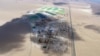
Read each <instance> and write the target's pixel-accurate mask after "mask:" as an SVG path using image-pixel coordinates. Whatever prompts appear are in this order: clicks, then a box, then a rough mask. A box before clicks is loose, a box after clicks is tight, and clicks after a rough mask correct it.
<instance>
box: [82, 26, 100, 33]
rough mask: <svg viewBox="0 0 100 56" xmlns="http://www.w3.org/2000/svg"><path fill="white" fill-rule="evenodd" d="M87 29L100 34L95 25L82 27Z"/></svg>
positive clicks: (99, 29) (98, 28)
mask: <svg viewBox="0 0 100 56" xmlns="http://www.w3.org/2000/svg"><path fill="white" fill-rule="evenodd" d="M84 27H85V28H87V29H90V30H93V31H95V32H97V33H100V26H96V25H86V26H84Z"/></svg>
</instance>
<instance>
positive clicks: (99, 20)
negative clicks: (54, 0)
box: [0, 0, 100, 56]
mask: <svg viewBox="0 0 100 56" xmlns="http://www.w3.org/2000/svg"><path fill="white" fill-rule="evenodd" d="M22 1H23V0H22ZM22 1H17V0H16V1H13V2H12V1H10V2H9V1H7V0H0V56H48V54H46V53H43V50H42V49H41V48H40V47H39V46H38V45H37V44H36V43H33V42H32V41H31V40H30V37H31V33H30V31H31V30H30V26H29V25H28V24H27V23H25V22H19V23H18V22H14V21H16V18H20V17H21V16H22V15H23V14H25V13H26V12H27V11H29V10H34V9H37V8H39V7H42V6H46V5H47V6H53V4H51V3H46V2H39V3H35V2H34V1H32V2H33V3H32V2H27V1H26V2H22ZM60 7H65V8H69V7H68V5H67V4H66V5H64V6H60ZM70 11H71V14H70V15H69V10H68V16H71V18H72V25H73V28H74V29H75V35H74V36H75V38H74V41H75V43H74V44H75V53H76V56H100V48H99V47H100V15H94V14H93V13H92V11H91V8H90V6H89V5H76V4H71V8H70ZM66 19H68V22H69V23H70V19H69V17H66ZM76 33H77V36H76ZM72 54H73V47H72V45H71V40H70V39H69V46H68V51H67V52H66V53H65V54H64V55H63V56H72ZM51 55H52V54H50V55H49V56H51ZM52 56H53V55H52Z"/></svg>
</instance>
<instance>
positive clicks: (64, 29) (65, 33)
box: [31, 22, 83, 56]
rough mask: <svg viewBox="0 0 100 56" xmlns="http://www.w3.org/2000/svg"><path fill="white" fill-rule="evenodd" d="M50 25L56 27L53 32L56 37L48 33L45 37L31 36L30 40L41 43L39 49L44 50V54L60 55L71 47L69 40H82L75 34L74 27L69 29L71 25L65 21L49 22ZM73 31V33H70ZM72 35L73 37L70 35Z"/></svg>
mask: <svg viewBox="0 0 100 56" xmlns="http://www.w3.org/2000/svg"><path fill="white" fill-rule="evenodd" d="M51 27H53V28H58V29H59V30H57V32H54V34H56V33H57V37H56V38H52V37H53V36H51V35H50V34H46V37H47V38H44V39H43V38H41V37H40V38H39V37H38V38H35V37H33V38H31V41H32V42H34V43H37V44H39V45H41V49H42V50H43V51H44V53H45V54H49V55H50V56H52V55H56V56H62V55H63V54H64V53H67V51H68V50H69V49H68V47H71V44H72V43H70V42H69V41H73V39H74V40H75V41H82V40H83V39H81V37H80V36H79V35H78V34H77V32H76V31H75V29H72V30H73V31H72V30H71V27H70V26H69V24H68V23H67V22H54V23H53V24H51ZM72 32H73V34H72ZM72 35H74V37H72ZM50 36H51V38H50V39H48V38H49V37H50Z"/></svg>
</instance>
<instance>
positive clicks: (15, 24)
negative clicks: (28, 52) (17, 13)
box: [0, 18, 30, 54]
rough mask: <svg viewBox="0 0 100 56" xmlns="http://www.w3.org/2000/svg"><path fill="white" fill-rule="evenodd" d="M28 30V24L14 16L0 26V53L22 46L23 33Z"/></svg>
mask: <svg viewBox="0 0 100 56" xmlns="http://www.w3.org/2000/svg"><path fill="white" fill-rule="evenodd" d="M29 32H30V26H29V25H28V23H26V22H23V21H22V20H21V18H15V19H13V20H12V21H11V22H7V23H5V24H4V25H2V26H0V54H4V53H7V52H9V51H11V50H14V49H17V48H20V47H22V46H23V44H22V43H23V42H24V41H25V34H27V33H29Z"/></svg>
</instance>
